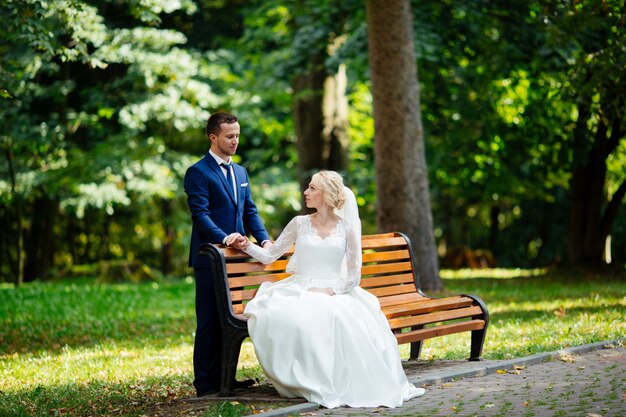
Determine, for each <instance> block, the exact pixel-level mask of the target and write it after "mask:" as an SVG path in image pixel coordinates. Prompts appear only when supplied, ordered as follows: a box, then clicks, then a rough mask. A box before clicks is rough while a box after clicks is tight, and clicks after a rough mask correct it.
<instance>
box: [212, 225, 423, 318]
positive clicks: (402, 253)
mask: <svg viewBox="0 0 626 417" xmlns="http://www.w3.org/2000/svg"><path fill="white" fill-rule="evenodd" d="M362 247H363V266H362V269H361V275H362V278H361V287H362V288H364V289H367V290H368V291H370V292H371V293H372V294H374V295H376V296H377V297H378V298H379V299H380V300H381V305H393V304H394V303H398V302H400V303H401V302H402V297H397V296H399V295H402V294H407V293H408V294H410V293H413V294H415V293H416V286H415V277H414V275H413V268H412V261H411V258H410V251H409V248H408V244H407V242H406V240H405V239H404V237H403V236H401V235H398V234H395V233H385V234H377V235H366V236H363V238H362ZM221 250H222V252H223V254H224V259H225V262H226V272H227V274H228V282H229V287H230V298H231V301H232V307H233V312H234V313H235V314H236V315H239V314H241V313H243V309H244V306H245V304H246V303H247V302H248V301H250V300H251V299H252V298H253V297H254V295H255V294H256V291H257V289H258V287H259V285H260V284H261V283H262V282H265V281H270V282H275V281H279V280H281V279H284V278H287V277H288V276H290V274H288V273H286V272H285V268H286V266H287V262H288V260H289V258H290V257H291V255H292V254H293V248H292V249H291V250H290V251H289V252H287V253H286V254H285V255H284V256H282V257H281V258H280V259H278V260H276V261H275V262H273V263H271V264H268V265H263V264H261V263H260V262H257V261H254V260H253V259H251V258H250V257H249V256H248V255H246V254H245V253H241V252H239V251H237V250H234V249H232V248H221ZM394 300H395V302H394Z"/></svg>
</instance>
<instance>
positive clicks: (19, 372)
mask: <svg viewBox="0 0 626 417" xmlns="http://www.w3.org/2000/svg"><path fill="white" fill-rule="evenodd" d="M192 349H193V346H192V345H189V344H182V345H178V346H169V347H168V348H167V350H164V349H163V348H161V347H151V346H144V347H141V348H139V347H135V348H128V347H124V346H121V345H119V344H117V343H115V342H113V343H106V344H99V345H96V346H93V347H89V348H86V347H78V348H73V347H69V346H65V347H64V348H63V349H62V350H61V351H60V352H55V353H48V352H43V353H41V354H13V355H10V357H9V358H4V359H2V361H0V363H2V364H3V366H2V370H0V391H3V392H10V391H18V390H19V391H22V390H27V389H33V388H36V387H37V386H39V385H47V386H51V387H52V386H62V385H67V384H82V383H89V382H91V381H92V380H99V381H106V382H121V381H124V380H127V379H132V378H147V377H151V376H154V377H158V376H160V375H189V374H190V372H191V357H192Z"/></svg>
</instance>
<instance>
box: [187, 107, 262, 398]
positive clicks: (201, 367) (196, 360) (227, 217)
mask: <svg viewBox="0 0 626 417" xmlns="http://www.w3.org/2000/svg"><path fill="white" fill-rule="evenodd" d="M206 134H207V136H208V138H209V140H210V141H211V149H210V150H209V153H208V154H206V155H205V156H204V158H202V159H201V160H199V161H198V162H196V163H195V164H194V165H192V166H191V167H189V169H187V173H186V174H185V193H187V203H188V205H189V210H190V211H191V219H192V221H193V226H192V230H191V250H190V252H189V266H191V267H193V271H194V277H195V282H196V320H197V324H196V338H195V342H194V349H193V370H194V381H193V385H194V387H195V388H196V393H197V395H198V397H203V396H205V395H209V394H213V393H216V392H218V391H219V386H220V373H221V351H222V340H221V339H222V333H221V325H220V321H219V316H218V313H217V302H216V296H215V277H214V276H213V274H212V271H211V269H210V268H211V266H210V265H209V262H208V259H207V257H205V256H200V255H199V254H198V250H199V249H200V245H201V244H202V243H207V242H208V243H223V244H225V245H231V246H233V247H235V248H237V249H240V248H239V247H238V246H239V244H240V243H239V242H240V240H239V239H237V236H240V235H244V236H245V235H246V234H247V233H250V234H252V236H254V238H255V239H256V240H257V241H258V242H261V245H263V246H265V245H267V244H271V242H270V238H269V235H268V234H267V231H266V230H265V227H264V226H263V221H262V220H261V217H260V216H259V214H258V212H257V208H256V206H255V204H254V202H253V201H252V197H251V196H250V182H249V180H248V172H247V171H246V169H245V168H244V167H242V166H240V165H237V164H235V163H234V162H233V161H232V158H231V157H232V156H233V155H234V154H235V152H236V151H237V145H239V135H240V126H239V122H238V121H237V117H235V116H234V115H232V114H230V113H226V112H218V113H214V114H213V115H211V117H210V118H209V120H208V122H207V125H206ZM251 384H252V381H250V380H248V381H243V382H239V381H235V388H243V387H246V386H249V385H251Z"/></svg>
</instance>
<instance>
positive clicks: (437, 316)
mask: <svg viewBox="0 0 626 417" xmlns="http://www.w3.org/2000/svg"><path fill="white" fill-rule="evenodd" d="M480 314H482V310H481V309H480V307H479V306H473V307H465V308H457V309H454V310H446V311H437V312H434V313H426V314H419V315H415V316H409V317H402V318H397V319H389V326H390V327H391V329H392V330H394V329H403V328H405V327H411V326H423V325H425V324H431V323H440V322H442V321H448V320H455V319H461V318H468V317H475V316H477V315H480Z"/></svg>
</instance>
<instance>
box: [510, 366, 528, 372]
mask: <svg viewBox="0 0 626 417" xmlns="http://www.w3.org/2000/svg"><path fill="white" fill-rule="evenodd" d="M513 369H517V370H518V371H523V370H524V369H526V367H525V366H524V365H513Z"/></svg>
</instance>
